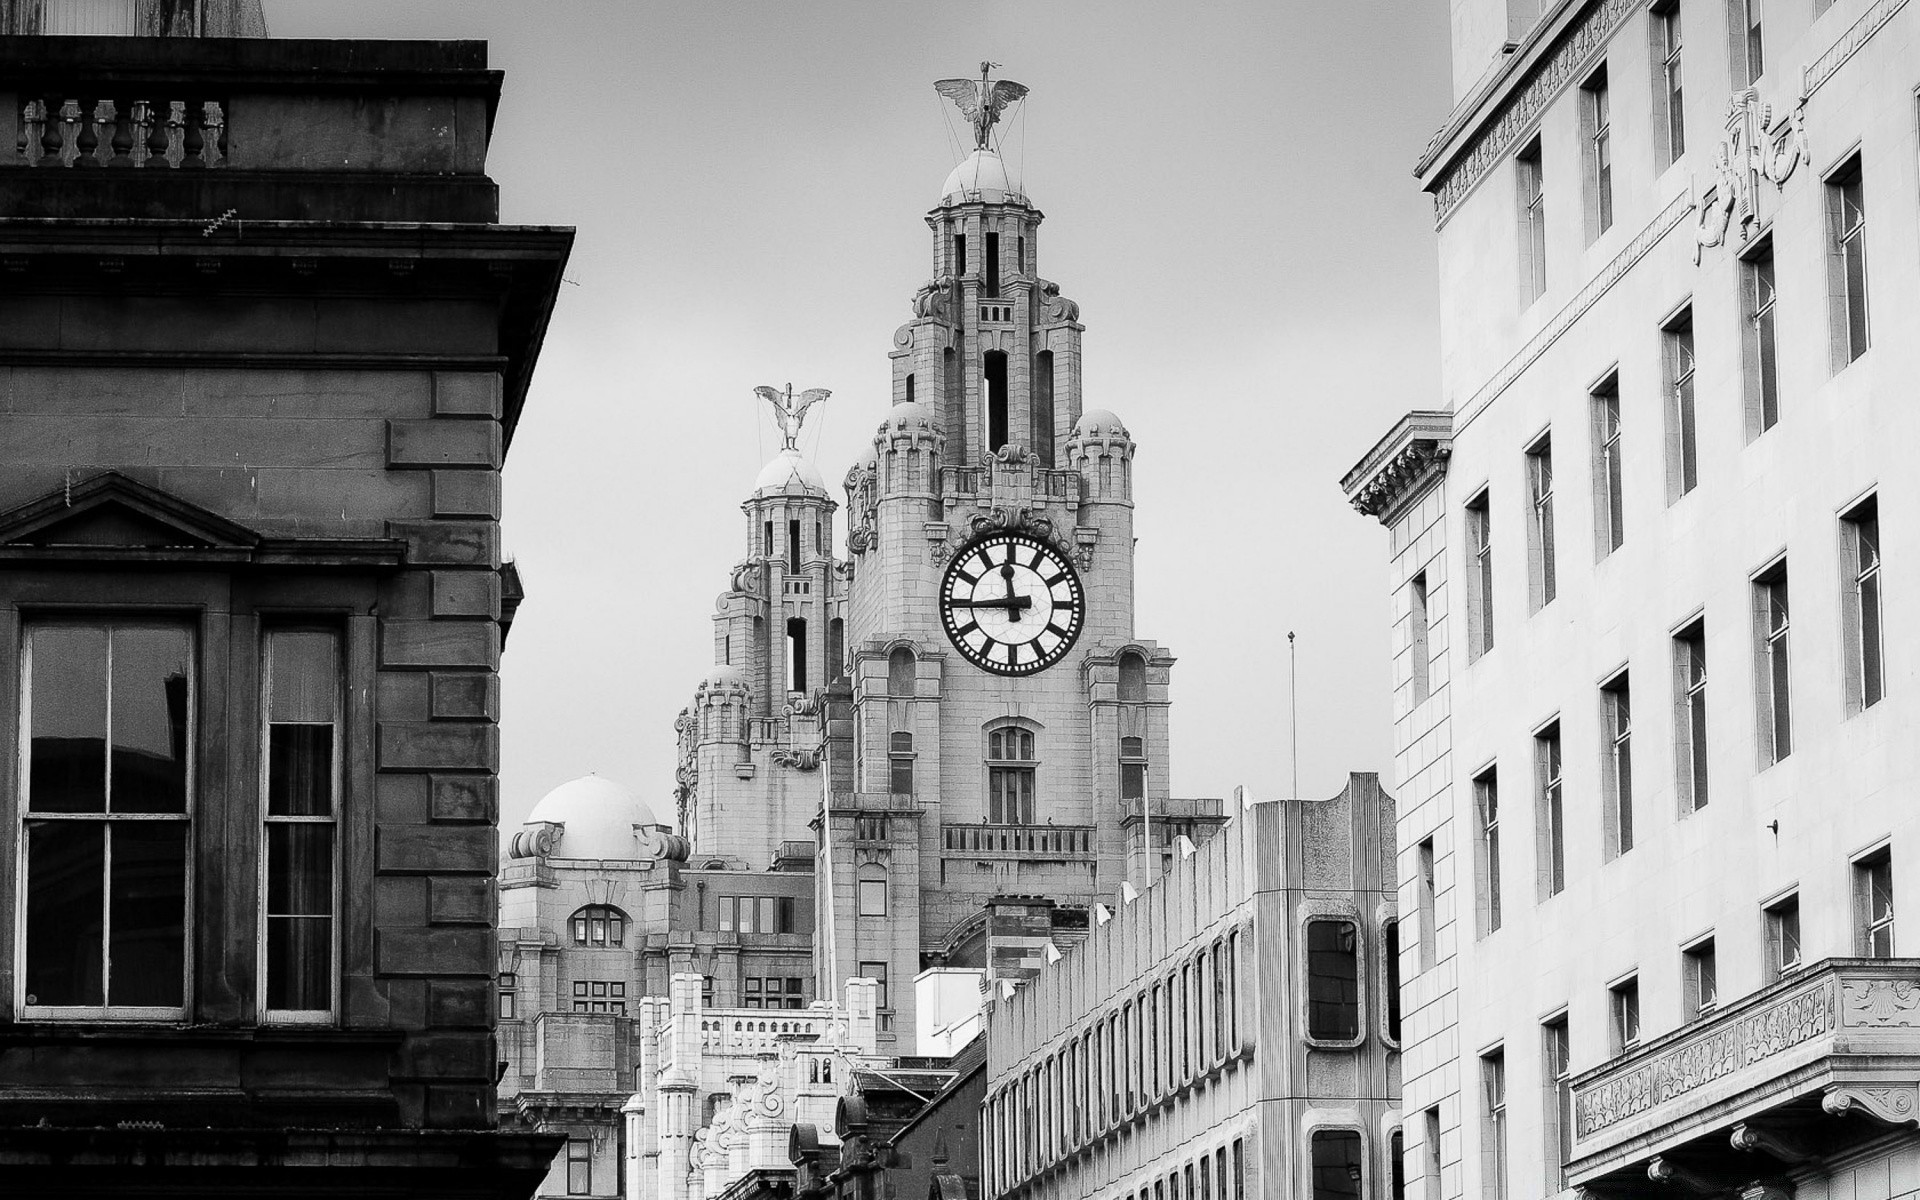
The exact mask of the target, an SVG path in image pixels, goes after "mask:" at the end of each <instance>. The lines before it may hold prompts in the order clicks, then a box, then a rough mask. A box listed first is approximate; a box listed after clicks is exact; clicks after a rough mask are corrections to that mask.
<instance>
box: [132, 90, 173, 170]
mask: <svg viewBox="0 0 1920 1200" xmlns="http://www.w3.org/2000/svg"><path fill="white" fill-rule="evenodd" d="M140 117H141V120H140V128H141V129H142V130H144V131H145V132H146V137H145V138H143V139H142V144H143V145H144V146H145V147H146V153H145V154H144V155H142V156H141V159H140V163H139V165H140V166H143V167H151V166H155V165H158V166H162V167H164V166H166V165H167V119H166V118H165V117H164V116H162V115H160V112H159V111H158V109H157V108H156V107H155V106H154V105H153V103H152V102H151V101H146V100H142V101H141V102H140ZM155 160H158V163H157V164H156V162H155Z"/></svg>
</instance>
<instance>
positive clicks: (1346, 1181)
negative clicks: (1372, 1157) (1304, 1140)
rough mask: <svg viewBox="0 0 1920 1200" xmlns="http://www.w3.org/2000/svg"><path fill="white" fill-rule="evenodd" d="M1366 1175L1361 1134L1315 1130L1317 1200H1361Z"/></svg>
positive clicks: (1355, 1131) (1314, 1169)
mask: <svg viewBox="0 0 1920 1200" xmlns="http://www.w3.org/2000/svg"><path fill="white" fill-rule="evenodd" d="M1363 1173H1364V1172H1363V1171H1362V1168H1361V1155H1360V1134H1359V1132H1358V1131H1357V1130H1352V1129H1316V1130H1314V1132H1313V1200H1359V1198H1360V1194H1361V1191H1360V1182H1361V1177H1362V1175H1363Z"/></svg>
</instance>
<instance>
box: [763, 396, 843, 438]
mask: <svg viewBox="0 0 1920 1200" xmlns="http://www.w3.org/2000/svg"><path fill="white" fill-rule="evenodd" d="M753 394H754V395H756V396H758V397H760V398H761V399H762V400H765V401H766V402H767V403H768V404H771V405H773V413H774V416H773V419H774V421H775V422H776V423H778V424H779V426H780V436H782V437H784V438H786V439H787V446H786V448H787V449H789V450H798V449H799V448H800V423H801V422H802V421H804V420H806V419H807V410H808V409H810V408H812V407H813V406H814V405H816V404H818V403H820V402H821V401H822V400H825V399H826V398H827V397H828V396H831V395H833V393H832V392H830V391H828V390H827V389H826V388H808V389H807V390H806V391H804V392H801V393H800V398H799V399H798V400H795V399H794V398H793V385H792V384H791V383H789V384H788V385H787V390H786V391H785V392H782V391H781V390H780V389H779V388H775V387H767V386H765V385H762V386H760V387H757V388H755V389H753Z"/></svg>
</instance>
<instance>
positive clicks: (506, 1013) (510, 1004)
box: [498, 971, 520, 1021]
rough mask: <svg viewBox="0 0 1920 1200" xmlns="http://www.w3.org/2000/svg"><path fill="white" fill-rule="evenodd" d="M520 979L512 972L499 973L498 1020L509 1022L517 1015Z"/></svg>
mask: <svg viewBox="0 0 1920 1200" xmlns="http://www.w3.org/2000/svg"><path fill="white" fill-rule="evenodd" d="M519 988H520V977H519V976H518V975H516V974H514V973H513V972H512V971H502V972H500V986H499V989H498V991H499V996H500V1019H501V1020H503V1021H511V1020H513V1019H514V1018H515V1017H516V1016H518V1015H519V998H520V991H519Z"/></svg>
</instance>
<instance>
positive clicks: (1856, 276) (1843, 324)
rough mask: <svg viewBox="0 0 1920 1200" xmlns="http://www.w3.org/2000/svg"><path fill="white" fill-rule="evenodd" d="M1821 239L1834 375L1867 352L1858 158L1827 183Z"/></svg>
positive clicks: (1863, 226)
mask: <svg viewBox="0 0 1920 1200" xmlns="http://www.w3.org/2000/svg"><path fill="white" fill-rule="evenodd" d="M1827 235H1828V243H1829V246H1830V250H1829V259H1830V267H1829V273H1828V274H1829V279H1830V281H1831V282H1830V284H1829V286H1828V291H1829V292H1830V293H1831V294H1832V297H1833V315H1832V323H1833V331H1834V339H1833V343H1834V355H1833V360H1834V368H1835V369H1836V370H1838V369H1839V368H1840V367H1844V366H1846V365H1847V364H1848V363H1850V362H1852V361H1853V360H1854V359H1856V358H1859V357H1860V356H1861V355H1862V354H1865V353H1866V352H1867V209H1866V192H1865V188H1864V186H1863V182H1862V178H1861V173H1860V156H1859V155H1855V156H1854V157H1853V158H1852V159H1851V160H1849V161H1848V162H1847V164H1846V165H1845V166H1843V167H1841V168H1840V169H1839V170H1838V171H1836V172H1834V173H1833V174H1832V175H1831V176H1829V177H1828V178H1827Z"/></svg>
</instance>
